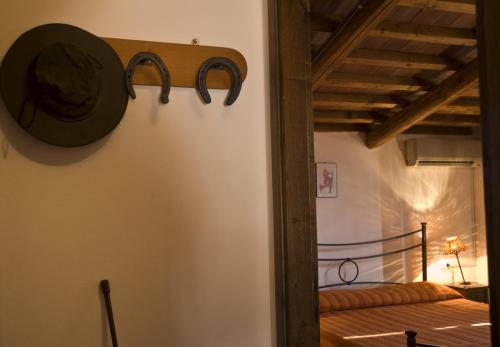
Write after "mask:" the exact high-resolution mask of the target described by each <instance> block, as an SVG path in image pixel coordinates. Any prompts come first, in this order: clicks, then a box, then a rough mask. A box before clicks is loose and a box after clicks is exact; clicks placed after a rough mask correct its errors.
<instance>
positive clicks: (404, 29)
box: [311, 0, 480, 148]
mask: <svg viewBox="0 0 500 347" xmlns="http://www.w3.org/2000/svg"><path fill="white" fill-rule="evenodd" d="M311 27H312V38H311V42H312V46H311V49H312V57H313V65H312V88H313V108H314V121H315V129H316V131H359V132H364V133H366V145H367V146H368V147H370V148H373V147H377V146H380V145H382V144H383V143H385V142H387V141H389V140H390V139H392V138H394V137H395V136H397V135H398V134H401V133H424V134H437V133H439V134H461V135H464V134H472V132H473V131H474V128H477V127H479V125H480V123H479V118H480V117H479V114H480V110H479V91H478V72H477V61H476V59H477V47H476V45H477V42H476V34H475V1H474V0H313V1H312V3H311Z"/></svg>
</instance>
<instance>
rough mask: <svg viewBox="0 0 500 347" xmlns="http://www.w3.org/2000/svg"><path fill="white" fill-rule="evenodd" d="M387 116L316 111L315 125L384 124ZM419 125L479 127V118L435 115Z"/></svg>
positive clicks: (368, 113)
mask: <svg viewBox="0 0 500 347" xmlns="http://www.w3.org/2000/svg"><path fill="white" fill-rule="evenodd" d="M387 118H388V117H387V116H386V115H383V114H380V113H377V112H357V111H354V112H353V111H326V110H316V111H314V122H315V123H326V124H382V123H383V122H384V121H386V120H387ZM419 125H427V126H451V127H466V128H468V127H478V126H479V125H480V122H479V118H477V117H470V116H469V115H460V114H457V115H455V114H451V115H450V114H438V113H436V114H433V115H431V116H429V117H427V118H426V119H424V120H423V121H421V122H419Z"/></svg>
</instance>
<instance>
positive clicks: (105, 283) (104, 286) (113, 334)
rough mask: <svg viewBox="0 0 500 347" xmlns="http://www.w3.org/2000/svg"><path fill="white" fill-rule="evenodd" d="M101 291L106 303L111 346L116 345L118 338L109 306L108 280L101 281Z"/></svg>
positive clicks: (109, 291) (116, 346)
mask: <svg viewBox="0 0 500 347" xmlns="http://www.w3.org/2000/svg"><path fill="white" fill-rule="evenodd" d="M101 291H102V294H103V296H104V301H105V303H106V313H107V314H108V324H109V332H110V333H111V341H112V342H113V347H118V339H117V338H116V329H115V320H114V318H113V308H112V307H111V295H110V293H111V289H110V287H109V281H108V280H102V281H101Z"/></svg>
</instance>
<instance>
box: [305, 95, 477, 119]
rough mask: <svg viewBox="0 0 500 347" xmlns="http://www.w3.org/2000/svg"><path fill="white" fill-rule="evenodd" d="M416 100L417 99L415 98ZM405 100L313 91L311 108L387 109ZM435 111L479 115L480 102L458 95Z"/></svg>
mask: <svg viewBox="0 0 500 347" xmlns="http://www.w3.org/2000/svg"><path fill="white" fill-rule="evenodd" d="M417 100H418V99H417ZM405 104H406V103H405V101H403V100H401V99H399V98H397V97H394V96H390V95H370V94H339V93H314V94H313V109H315V110H344V111H363V110H389V111H394V110H395V109H396V108H401V107H404V106H405ZM437 112H439V113H443V114H462V115H476V116H477V115H479V114H480V104H479V99H477V98H468V97H467V98H463V97H460V96H458V97H457V99H456V100H454V101H452V102H450V103H449V104H446V105H443V106H440V107H439V108H438V109H437Z"/></svg>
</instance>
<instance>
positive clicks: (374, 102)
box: [313, 93, 400, 110]
mask: <svg viewBox="0 0 500 347" xmlns="http://www.w3.org/2000/svg"><path fill="white" fill-rule="evenodd" d="M399 104H400V102H399V101H398V100H397V99H396V98H393V97H391V96H387V95H364V94H363V95H362V94H335V93H314V95H313V108H314V109H335V110H364V109H393V108H394V107H396V106H398V105H399Z"/></svg>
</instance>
